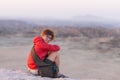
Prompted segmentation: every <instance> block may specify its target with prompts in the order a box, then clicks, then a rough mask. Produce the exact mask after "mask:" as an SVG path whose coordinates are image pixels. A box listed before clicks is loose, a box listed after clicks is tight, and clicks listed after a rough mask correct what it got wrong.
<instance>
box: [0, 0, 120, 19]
mask: <svg viewBox="0 0 120 80" xmlns="http://www.w3.org/2000/svg"><path fill="white" fill-rule="evenodd" d="M87 14H90V15H95V16H100V17H106V18H111V19H116V20H120V0H0V17H12V18H16V17H22V18H56V19H57V18H58V19H69V18H72V17H74V16H79V15H87Z"/></svg>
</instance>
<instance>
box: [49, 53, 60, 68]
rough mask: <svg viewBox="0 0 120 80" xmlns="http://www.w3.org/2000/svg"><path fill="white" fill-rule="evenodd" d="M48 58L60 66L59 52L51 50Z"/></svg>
mask: <svg viewBox="0 0 120 80" xmlns="http://www.w3.org/2000/svg"><path fill="white" fill-rule="evenodd" d="M48 59H49V60H51V61H53V62H55V63H56V65H57V67H58V68H59V67H60V58H59V54H58V52H51V53H50V54H49V55H48Z"/></svg>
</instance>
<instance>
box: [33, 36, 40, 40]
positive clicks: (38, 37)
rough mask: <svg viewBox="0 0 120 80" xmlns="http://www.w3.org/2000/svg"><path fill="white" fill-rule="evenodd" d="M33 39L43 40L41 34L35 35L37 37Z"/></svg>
mask: <svg viewBox="0 0 120 80" xmlns="http://www.w3.org/2000/svg"><path fill="white" fill-rule="evenodd" d="M33 40H42V37H40V36H35V37H34V38H33Z"/></svg>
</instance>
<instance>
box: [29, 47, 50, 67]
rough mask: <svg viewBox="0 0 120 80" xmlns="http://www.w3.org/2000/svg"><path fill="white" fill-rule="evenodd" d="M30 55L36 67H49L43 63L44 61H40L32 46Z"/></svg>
mask: <svg viewBox="0 0 120 80" xmlns="http://www.w3.org/2000/svg"><path fill="white" fill-rule="evenodd" d="M31 53H32V58H33V60H34V62H35V64H36V65H37V67H45V66H50V64H47V63H45V62H44V61H42V60H41V59H40V58H39V56H38V55H37V54H36V52H35V50H34V46H33V47H32V49H31Z"/></svg>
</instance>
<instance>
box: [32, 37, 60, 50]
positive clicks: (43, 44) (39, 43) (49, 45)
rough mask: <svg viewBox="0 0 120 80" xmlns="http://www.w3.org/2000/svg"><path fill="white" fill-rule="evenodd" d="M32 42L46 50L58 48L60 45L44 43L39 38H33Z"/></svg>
mask: <svg viewBox="0 0 120 80" xmlns="http://www.w3.org/2000/svg"><path fill="white" fill-rule="evenodd" d="M34 44H35V45H37V46H39V47H40V48H41V49H43V50H48V51H59V50H60V47H59V46H58V45H51V44H48V43H45V42H44V41H43V40H42V39H41V38H35V39H34Z"/></svg>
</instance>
